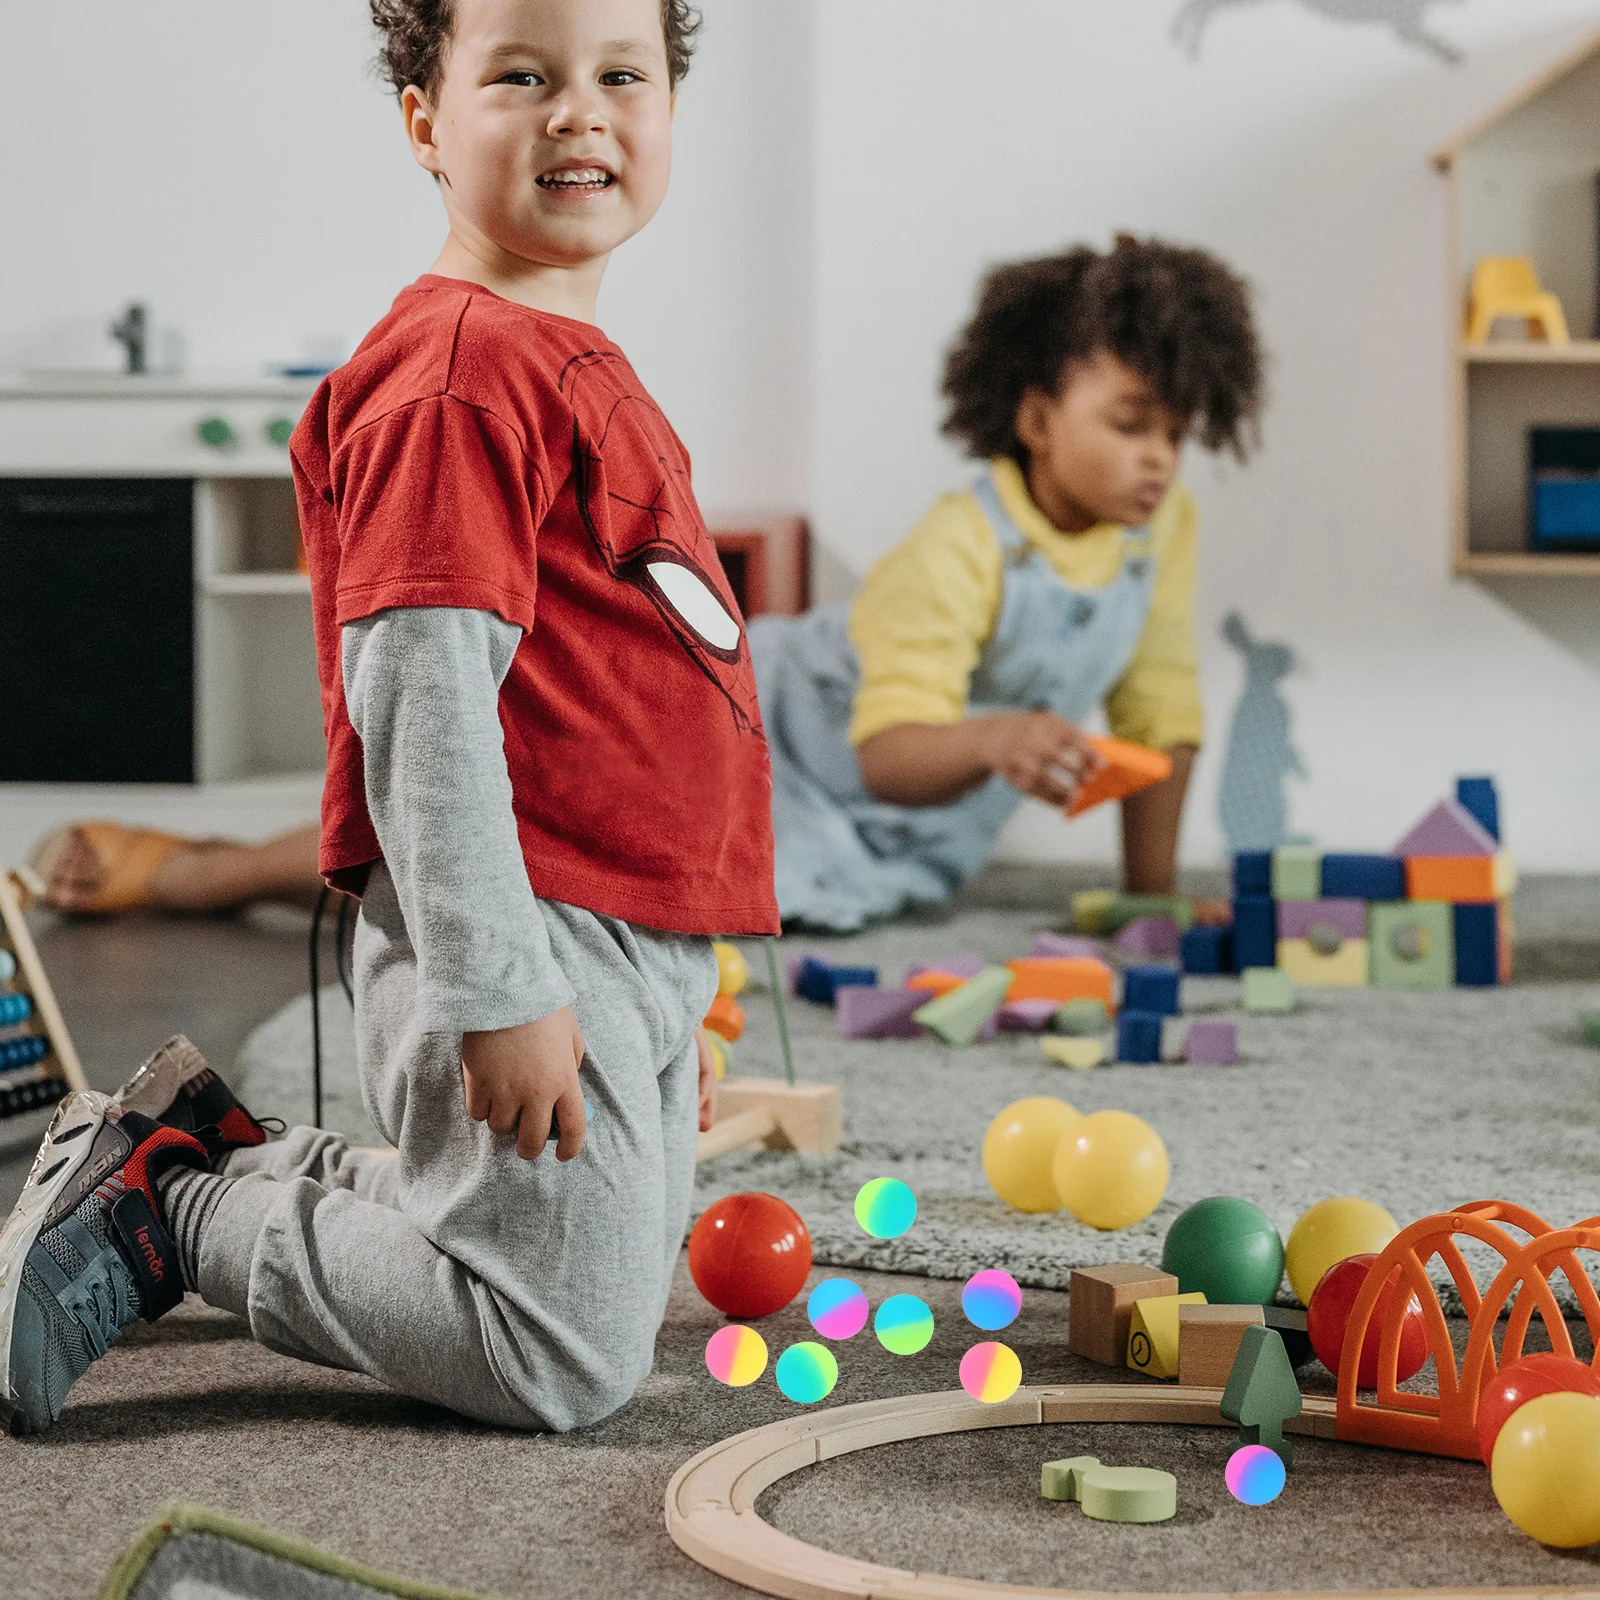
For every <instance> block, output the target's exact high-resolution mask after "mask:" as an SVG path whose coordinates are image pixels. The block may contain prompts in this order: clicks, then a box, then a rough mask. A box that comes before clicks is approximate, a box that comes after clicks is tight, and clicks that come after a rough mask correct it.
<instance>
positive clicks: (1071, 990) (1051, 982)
mask: <svg viewBox="0 0 1600 1600" xmlns="http://www.w3.org/2000/svg"><path fill="white" fill-rule="evenodd" d="M1007 970H1008V971H1009V972H1010V973H1011V975H1012V979H1013V982H1012V985H1011V989H1010V992H1009V993H1008V994H1007V995H1006V999H1007V1000H1008V1001H1009V1002H1011V1003H1012V1004H1015V1003H1016V1002H1017V1001H1019V1000H1054V1001H1056V1002H1057V1003H1058V1004H1059V1005H1065V1004H1066V1003H1067V1002H1068V1001H1069V1000H1098V1001H1100V1002H1101V1003H1102V1004H1103V1005H1105V1006H1108V1007H1109V1006H1110V1004H1111V968H1110V967H1109V966H1107V965H1106V963H1105V962H1104V961H1101V960H1099V959H1097V958H1096V957H1094V956H1024V957H1022V958H1021V959H1020V960H1017V961H1012V962H1009V963H1008V964H1007Z"/></svg>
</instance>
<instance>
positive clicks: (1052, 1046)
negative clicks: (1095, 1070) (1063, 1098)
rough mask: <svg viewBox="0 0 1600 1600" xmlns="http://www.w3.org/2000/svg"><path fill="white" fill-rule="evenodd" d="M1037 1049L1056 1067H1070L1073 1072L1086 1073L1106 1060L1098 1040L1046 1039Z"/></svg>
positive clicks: (1101, 1044) (1104, 1049) (1040, 1042)
mask: <svg viewBox="0 0 1600 1600" xmlns="http://www.w3.org/2000/svg"><path fill="white" fill-rule="evenodd" d="M1039 1048H1040V1049H1041V1050H1042V1051H1043V1052H1044V1053H1045V1055H1047V1056H1048V1057H1049V1058H1050V1059H1051V1060H1052V1061H1053V1062H1055V1064H1056V1065H1057V1066H1058V1067H1071V1068H1072V1069H1073V1070H1074V1071H1075V1072H1087V1071H1088V1070H1089V1069H1090V1068H1091V1067H1098V1066H1099V1065H1100V1064H1101V1063H1102V1062H1103V1061H1104V1060H1105V1058H1106V1047H1105V1045H1104V1044H1103V1043H1102V1042H1101V1041H1100V1040H1099V1039H1072V1038H1065V1039H1063V1038H1056V1037H1053V1036H1052V1037H1046V1038H1043V1039H1041V1040H1040V1041H1039Z"/></svg>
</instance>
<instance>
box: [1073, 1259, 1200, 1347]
mask: <svg viewBox="0 0 1600 1600" xmlns="http://www.w3.org/2000/svg"><path fill="white" fill-rule="evenodd" d="M1177 1292H1178V1280H1177V1279H1176V1278H1175V1277H1174V1276H1173V1275H1172V1274H1171V1273H1170V1272H1162V1271H1160V1270H1159V1269H1158V1268H1156V1267H1142V1266H1136V1265H1133V1264H1132V1263H1128V1262H1117V1263H1114V1264H1113V1265H1111V1266H1106V1267H1082V1268H1080V1269H1078V1270H1077V1271H1075V1272H1074V1273H1073V1274H1072V1277H1071V1280H1070V1282H1069V1285H1068V1298H1067V1348H1068V1349H1069V1350H1071V1351H1072V1352H1073V1354H1074V1355H1080V1356H1086V1357H1088V1359H1089V1360H1090V1361H1098V1362H1100V1364H1101V1365H1102V1366H1107V1367H1120V1366H1121V1365H1122V1363H1123V1361H1124V1360H1125V1359H1126V1357H1127V1352H1128V1327H1129V1323H1130V1322H1131V1320H1132V1317H1133V1308H1134V1304H1135V1302H1137V1301H1139V1300H1143V1299H1155V1298H1158V1297H1159V1296H1162V1295H1176V1294H1177Z"/></svg>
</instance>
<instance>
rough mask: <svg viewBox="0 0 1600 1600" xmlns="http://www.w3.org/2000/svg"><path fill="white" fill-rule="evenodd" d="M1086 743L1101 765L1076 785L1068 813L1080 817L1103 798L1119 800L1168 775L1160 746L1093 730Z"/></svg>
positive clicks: (1169, 759) (1169, 760)
mask: <svg viewBox="0 0 1600 1600" xmlns="http://www.w3.org/2000/svg"><path fill="white" fill-rule="evenodd" d="M1089 743H1090V744H1091V745H1093V746H1094V750H1095V754H1096V755H1098V756H1099V757H1100V759H1101V761H1102V762H1103V763H1104V765H1103V766H1101V768H1100V770H1099V771H1098V772H1096V773H1095V774H1094V776H1093V777H1092V778H1090V779H1089V780H1088V782H1087V783H1084V784H1081V785H1080V786H1079V788H1078V792H1077V793H1076V794H1075V795H1074V796H1073V797H1072V803H1071V804H1070V805H1069V806H1068V807H1067V815H1068V816H1069V817H1081V816H1082V815H1083V813H1084V812H1085V811H1090V810H1092V809H1093V808H1094V807H1095V806H1098V805H1103V804H1104V803H1105V802H1106V801H1107V800H1121V799H1123V798H1124V797H1125V796H1127V795H1130V794H1137V793H1138V792H1139V790H1141V789H1147V788H1149V787H1150V785H1151V784H1153V783H1162V782H1164V781H1165V780H1166V779H1168V778H1170V777H1171V776H1172V757H1171V756H1169V755H1168V754H1167V753H1166V752H1165V751H1164V750H1150V749H1147V748H1146V747H1145V746H1144V745H1142V744H1130V743H1129V742H1128V740H1126V739H1108V738H1105V737H1103V736H1102V735H1100V734H1093V733H1092V734H1090V735H1089Z"/></svg>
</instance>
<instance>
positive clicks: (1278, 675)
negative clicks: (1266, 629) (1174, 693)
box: [1217, 611, 1308, 853]
mask: <svg viewBox="0 0 1600 1600" xmlns="http://www.w3.org/2000/svg"><path fill="white" fill-rule="evenodd" d="M1222 637H1223V638H1224V639H1225V640H1226V641H1227V642H1228V643H1229V644H1230V645H1232V646H1233V648H1234V649H1235V650H1237V651H1238V652H1239V654H1240V656H1241V657H1242V658H1243V660H1244V691H1243V693H1242V694H1240V696H1239V704H1238V705H1237V707H1235V709H1234V713H1233V722H1232V724H1231V725H1230V726H1229V728H1228V744H1227V749H1226V751H1225V752H1224V754H1223V759H1222V784H1221V787H1220V788H1219V790H1218V793H1217V813H1218V817H1219V819H1220V821H1221V823H1222V833H1223V837H1224V838H1225V839H1226V840H1227V841H1228V849H1229V851H1230V852H1234V853H1236V852H1238V851H1240V850H1273V849H1276V848H1277V846H1279V845H1280V844H1287V843H1288V842H1289V838H1290V835H1289V802H1288V797H1287V795H1286V794H1285V793H1284V782H1285V780H1286V779H1287V778H1288V777H1289V776H1290V775H1291V774H1292V775H1293V776H1295V777H1297V778H1304V777H1306V776H1308V774H1307V772H1306V767H1305V763H1304V762H1303V761H1302V760H1301V759H1300V753H1299V751H1297V750H1296V749H1295V747H1294V744H1293V742H1292V740H1291V738H1290V731H1289V721H1290V717H1289V704H1288V702H1287V701H1286V700H1285V699H1284V698H1283V695H1282V693H1281V692H1280V690H1279V685H1280V684H1281V683H1282V682H1283V680H1284V679H1285V678H1286V677H1288V675H1289V674H1290V673H1291V672H1293V671H1294V669H1295V657H1294V652H1293V651H1292V650H1291V649H1290V648H1289V646H1288V645H1286V644H1276V643H1273V642H1271V641H1268V640H1258V639H1254V638H1252V637H1251V634H1250V630H1249V628H1248V627H1247V626H1246V624H1245V620H1244V618H1243V617H1241V616H1240V615H1239V613H1238V612H1236V611H1235V612H1232V613H1231V614H1230V615H1229V616H1228V617H1227V618H1226V619H1225V620H1224V621H1223V624H1222Z"/></svg>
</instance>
